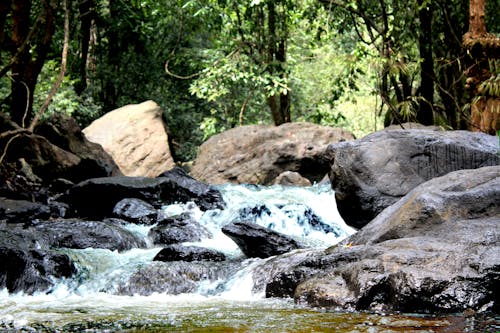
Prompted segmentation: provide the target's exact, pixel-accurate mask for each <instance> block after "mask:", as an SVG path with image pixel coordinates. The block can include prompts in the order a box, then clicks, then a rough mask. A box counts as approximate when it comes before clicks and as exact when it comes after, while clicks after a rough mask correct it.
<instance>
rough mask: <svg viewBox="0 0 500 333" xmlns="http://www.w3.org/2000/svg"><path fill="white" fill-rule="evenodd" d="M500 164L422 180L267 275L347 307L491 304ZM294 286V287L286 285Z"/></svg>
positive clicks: (478, 307)
mask: <svg viewBox="0 0 500 333" xmlns="http://www.w3.org/2000/svg"><path fill="white" fill-rule="evenodd" d="M499 202H500V166H493V167H484V168H480V169H476V170H461V171H456V172H452V173H449V174H447V175H445V176H443V177H438V178H435V179H432V180H430V181H428V182H425V183H423V184H421V185H419V186H418V187H416V188H415V189H414V190H412V191H411V192H410V193H408V194H407V195H406V196H405V197H404V198H402V199H401V200H400V201H398V202H397V203H396V204H394V205H392V206H390V207H389V208H387V209H385V210H384V211H383V212H382V213H381V214H380V215H379V216H377V218H375V219H374V220H373V221H372V222H370V223H369V224H368V225H366V226H365V227H364V228H363V229H362V230H361V231H359V232H358V233H357V234H355V235H353V236H351V237H350V238H348V239H346V240H344V241H343V242H342V243H340V244H338V245H336V246H334V247H332V248H329V249H327V250H326V251H325V252H324V254H323V255H320V256H317V255H316V256H315V257H314V256H313V257H312V258H309V259H307V260H304V261H303V262H302V263H298V264H296V265H295V267H294V268H292V269H290V271H288V272H287V273H286V274H284V273H281V275H280V274H278V275H276V276H275V280H274V281H273V283H274V285H275V286H276V285H278V286H279V283H281V286H286V283H290V285H288V289H286V288H283V287H281V289H280V288H275V289H273V288H272V287H273V286H272V285H270V286H269V288H270V290H274V291H275V294H279V293H283V294H285V295H286V293H287V291H288V292H289V291H290V290H291V289H295V290H294V297H295V299H296V300H297V301H299V302H306V303H308V304H309V305H311V306H321V307H324V306H326V307H334V308H341V309H350V310H352V309H355V310H370V311H373V310H382V311H401V312H421V313H453V312H461V311H465V310H468V309H469V310H473V311H494V312H498V310H499V304H498V296H497V294H498V292H497V291H498V288H499V287H500V285H499V281H500V269H499V268H500V228H499V224H500V205H499V204H498V203H499ZM294 287H295V288H294Z"/></svg>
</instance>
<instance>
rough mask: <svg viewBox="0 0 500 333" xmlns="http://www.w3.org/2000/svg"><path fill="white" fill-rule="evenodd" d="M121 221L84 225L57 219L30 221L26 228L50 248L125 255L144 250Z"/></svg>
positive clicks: (86, 222)
mask: <svg viewBox="0 0 500 333" xmlns="http://www.w3.org/2000/svg"><path fill="white" fill-rule="evenodd" d="M122 223H124V221H120V220H117V219H116V220H113V219H110V220H104V221H86V220H79V219H57V220H48V221H33V222H32V223H29V224H28V226H29V227H28V228H29V229H30V230H33V231H34V233H35V234H36V235H38V237H39V238H40V239H42V240H43V241H44V242H45V243H47V244H48V245H49V246H50V247H51V248H70V249H86V248H94V249H108V250H113V251H114V250H118V251H126V250H130V249H132V248H144V247H146V243H145V242H144V241H143V240H142V239H140V238H139V237H138V236H136V235H134V234H133V233H132V232H130V231H128V230H127V229H125V228H123V227H122V226H121V224H122Z"/></svg>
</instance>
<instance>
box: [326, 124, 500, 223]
mask: <svg viewBox="0 0 500 333" xmlns="http://www.w3.org/2000/svg"><path fill="white" fill-rule="evenodd" d="M498 150H499V147H498V138H497V137H494V136H490V135H487V134H483V133H477V132H467V131H433V130H391V131H380V132H376V133H373V134H370V135H367V136H366V137H364V138H362V139H360V140H355V141H349V142H341V143H337V144H334V145H330V147H329V153H330V154H331V155H332V156H333V161H334V163H333V165H332V167H331V170H330V174H329V175H330V181H331V184H332V188H333V190H334V191H335V195H336V198H337V208H338V210H339V212H340V214H341V215H342V217H343V218H344V220H345V221H346V223H347V224H349V225H352V226H354V227H357V228H361V227H362V226H364V225H366V224H367V223H368V222H370V221H371V220H372V219H373V218H374V217H375V216H377V214H379V213H380V212H381V211H382V210H383V209H384V208H386V207H388V206H390V205H392V204H394V203H395V202H396V201H398V200H399V199H400V198H402V197H403V196H405V195H406V194H407V193H408V192H410V191H411V190H412V189H413V188H415V187H416V186H417V185H419V184H421V183H423V182H425V181H427V180H430V179H432V178H434V177H439V176H443V175H445V174H447V173H448V172H451V171H456V170H462V169H476V168H480V167H484V166H493V165H498V164H499V157H498Z"/></svg>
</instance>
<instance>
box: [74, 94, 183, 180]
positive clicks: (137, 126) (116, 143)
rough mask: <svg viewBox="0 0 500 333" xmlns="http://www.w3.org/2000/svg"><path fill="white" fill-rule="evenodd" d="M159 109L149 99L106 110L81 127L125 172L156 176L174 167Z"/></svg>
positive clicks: (133, 174) (127, 173)
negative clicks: (109, 110) (87, 124)
mask: <svg viewBox="0 0 500 333" xmlns="http://www.w3.org/2000/svg"><path fill="white" fill-rule="evenodd" d="M162 113H163V112H162V110H161V108H160V107H159V106H158V104H156V103H155V102H153V101H147V102H143V103H140V104H130V105H126V106H124V107H121V108H119V109H116V110H114V111H111V112H108V113H106V114H105V115H104V116H102V117H101V118H99V119H97V120H95V121H94V122H92V123H91V124H90V125H89V126H87V127H86V128H85V129H83V132H84V133H85V136H86V137H87V138H88V139H89V140H90V141H92V142H96V143H98V144H100V145H101V146H102V147H103V148H104V150H105V151H106V152H108V153H109V154H110V155H111V156H112V157H113V159H114V160H115V162H116V164H118V166H119V168H120V170H121V171H122V173H123V174H124V175H126V176H142V177H156V176H158V175H159V174H160V173H162V172H164V171H166V170H169V169H171V168H173V167H174V165H175V163H174V161H173V159H172V155H171V153H170V148H169V145H168V135H167V131H166V129H165V123H164V122H163V120H162Z"/></svg>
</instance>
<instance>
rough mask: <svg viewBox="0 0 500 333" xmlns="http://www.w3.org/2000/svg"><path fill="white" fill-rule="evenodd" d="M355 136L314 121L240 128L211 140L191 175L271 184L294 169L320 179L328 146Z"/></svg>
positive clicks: (327, 165)
mask: <svg viewBox="0 0 500 333" xmlns="http://www.w3.org/2000/svg"><path fill="white" fill-rule="evenodd" d="M352 139H354V136H353V135H352V134H351V133H349V132H347V131H344V130H341V129H335V128H330V127H324V126H319V125H315V124H310V123H286V124H283V125H281V126H277V127H276V126H265V125H251V126H241V127H237V128H233V129H230V130H228V131H226V132H224V133H221V134H218V135H214V136H212V137H211V138H210V139H209V140H207V141H206V142H205V143H204V144H203V145H202V146H201V147H200V152H199V154H198V157H197V158H196V160H195V161H194V165H193V168H192V170H191V175H192V176H193V177H194V178H196V179H199V180H201V181H205V182H208V183H209V184H224V183H236V184H244V183H247V184H264V185H269V184H271V183H272V182H273V180H274V179H275V178H276V177H277V176H278V175H279V174H281V173H282V172H284V171H294V172H298V173H299V174H300V175H301V176H302V177H304V178H307V179H309V181H310V182H319V181H320V180H321V179H322V178H323V177H324V176H325V175H326V174H327V173H328V170H329V169H330V165H331V156H330V155H328V154H327V152H326V148H327V145H328V144H331V143H335V142H339V141H344V140H352Z"/></svg>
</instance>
